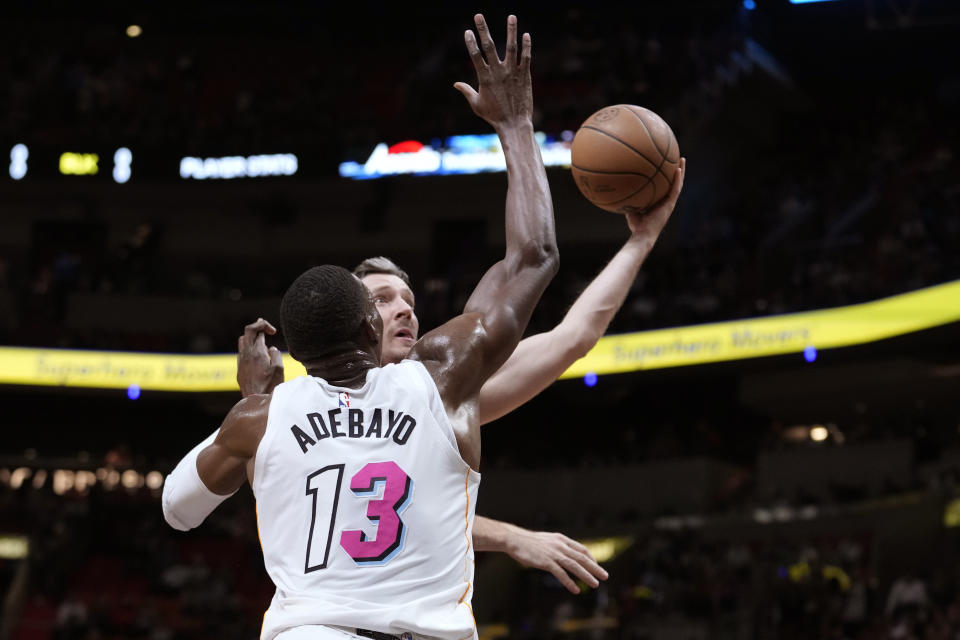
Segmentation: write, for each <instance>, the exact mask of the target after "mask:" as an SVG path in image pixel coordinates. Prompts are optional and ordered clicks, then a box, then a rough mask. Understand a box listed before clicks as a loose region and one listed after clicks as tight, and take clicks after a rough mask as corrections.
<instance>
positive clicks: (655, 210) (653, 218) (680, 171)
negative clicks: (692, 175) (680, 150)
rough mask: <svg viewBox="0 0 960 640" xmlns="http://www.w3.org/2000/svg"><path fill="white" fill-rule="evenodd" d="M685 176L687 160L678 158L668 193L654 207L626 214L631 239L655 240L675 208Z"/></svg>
mask: <svg viewBox="0 0 960 640" xmlns="http://www.w3.org/2000/svg"><path fill="white" fill-rule="evenodd" d="M686 175H687V159H686V158H680V166H678V167H677V171H676V173H675V175H674V177H673V185H672V186H671V187H670V193H668V194H667V196H666V197H665V198H664V199H663V200H661V201H660V202H659V204H657V205H656V206H653V207H651V208H650V209H647V210H646V211H641V212H640V213H628V214H627V216H626V217H627V226H628V227H630V232H631V233H632V234H633V237H642V238H649V239H651V240H656V239H657V237H658V236H659V235H660V232H661V231H663V227H664V226H666V224H667V221H668V220H669V219H670V215H671V214H672V213H673V209H674V207H676V206H677V198H679V197H680V190H681V189H683V178H684V176H686Z"/></svg>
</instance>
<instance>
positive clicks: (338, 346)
mask: <svg viewBox="0 0 960 640" xmlns="http://www.w3.org/2000/svg"><path fill="white" fill-rule="evenodd" d="M476 25H477V31H478V32H479V34H480V43H481V44H482V47H483V54H481V53H480V48H479V46H478V45H477V39H476V38H475V37H474V35H473V32H472V31H468V32H467V33H466V34H465V40H466V43H467V49H468V51H469V53H470V56H471V59H472V60H473V63H474V66H475V68H476V70H477V75H478V80H479V86H480V88H479V92H477V91H474V90H473V89H472V88H470V87H469V86H467V85H465V84H463V83H458V85H457V88H458V90H460V91H461V92H462V93H463V94H464V95H465V97H466V98H467V100H468V102H469V103H470V106H471V107H472V108H473V110H474V112H476V113H477V115H479V116H480V117H482V118H484V119H485V120H486V121H487V122H489V123H490V124H491V125H492V126H493V127H494V129H495V130H496V132H497V134H498V135H499V136H500V139H501V141H502V143H503V148H504V152H505V155H506V159H507V173H508V189H507V204H506V255H505V257H504V259H503V260H502V261H500V262H498V263H497V264H496V265H494V266H493V267H491V269H490V270H489V271H488V272H487V273H486V274H485V275H484V277H483V278H482V279H481V281H480V283H479V284H478V285H477V288H476V289H475V290H474V292H473V294H472V295H471V297H470V299H469V300H468V302H467V304H466V307H465V309H464V313H463V314H462V315H460V316H458V317H456V318H454V319H453V320H451V321H450V322H448V323H446V324H444V325H443V326H441V327H440V328H438V329H435V330H434V331H431V332H429V333H428V334H427V335H426V336H424V337H423V338H422V339H421V340H419V341H418V342H417V343H416V344H415V345H414V346H413V349H412V350H411V352H410V354H409V356H410V360H407V361H404V362H401V363H400V364H390V365H387V366H384V367H382V368H381V367H380V366H379V365H380V356H381V349H382V346H383V334H382V332H383V322H382V319H381V317H380V314H379V313H378V311H377V308H376V305H375V304H374V301H373V299H372V297H371V296H370V294H369V292H368V291H367V290H366V289H365V288H364V286H363V284H362V283H361V282H360V280H359V279H357V278H356V277H355V276H353V275H352V274H350V273H349V272H348V271H346V270H344V269H342V268H339V267H333V266H330V265H325V266H323V267H315V268H313V269H311V270H309V271H307V272H306V273H304V274H303V275H301V276H300V277H299V278H298V279H297V280H296V281H295V282H294V283H293V284H292V285H291V287H290V288H289V289H288V290H287V293H286V294H285V295H284V298H283V302H282V305H281V324H282V326H283V331H284V334H285V337H286V340H287V345H288V347H289V348H290V352H291V354H292V355H293V356H294V357H295V358H297V359H298V360H299V361H301V362H302V363H303V364H304V366H305V368H306V369H307V373H308V376H306V377H303V378H297V379H295V380H292V381H290V382H286V383H283V384H281V385H279V386H277V387H276V388H275V389H274V390H273V393H272V394H271V395H252V396H248V397H246V398H244V399H243V400H241V401H240V402H239V403H237V405H236V406H234V408H233V409H232V410H231V411H230V413H229V414H228V415H227V417H226V419H225V420H224V422H223V424H222V426H221V428H220V430H219V431H218V432H217V434H216V437H215V439H214V440H213V442H212V443H210V444H208V445H206V446H201V447H198V449H199V450H198V451H197V454H196V456H195V457H193V456H188V457H187V458H185V459H184V461H182V463H181V465H179V466H178V469H176V470H175V471H174V473H172V474H171V475H170V476H169V477H168V478H167V483H166V486H165V487H164V499H163V505H164V514H165V516H166V518H167V520H168V522H170V523H171V524H173V525H174V526H177V527H178V528H190V527H192V526H196V525H197V524H199V523H200V522H202V520H203V519H204V518H205V517H206V515H207V514H209V513H210V511H212V509H213V508H215V507H216V505H217V504H219V503H220V501H222V500H223V499H224V498H226V497H227V496H229V495H231V494H232V493H233V492H235V491H236V490H237V489H238V488H239V487H240V485H241V484H242V483H243V482H245V481H249V482H250V484H251V485H252V487H253V491H254V495H255V496H256V498H257V510H258V525H259V530H260V535H261V543H262V546H263V551H264V563H265V565H266V567H267V571H268V573H269V574H270V577H271V578H272V579H273V581H274V583H275V585H276V586H277V591H276V594H275V596H274V599H273V601H272V603H271V605H270V608H269V609H268V611H267V613H266V615H265V616H264V625H263V630H262V632H261V638H263V639H265V640H270V639H272V638H277V637H279V638H281V639H282V640H297V639H299V638H314V639H316V640H324V639H327V638H345V637H347V638H349V637H374V638H384V639H386V638H389V639H393V638H397V639H399V638H424V639H426V638H441V639H444V640H466V639H469V638H476V624H475V622H474V620H473V616H472V612H471V610H470V597H471V592H472V578H473V548H472V545H471V543H470V535H471V528H472V522H473V508H474V505H475V503H476V493H477V487H478V484H479V474H478V473H477V471H476V469H477V468H478V466H479V462H480V431H479V427H480V422H479V419H478V418H479V394H480V389H481V388H482V386H483V383H484V382H485V381H486V379H487V378H488V377H489V376H490V375H492V374H493V373H494V372H495V371H496V370H497V369H499V368H500V366H501V365H502V364H503V363H504V362H505V361H506V359H507V358H508V356H509V355H510V354H511V353H512V352H513V351H514V349H515V348H516V346H517V344H518V342H519V340H520V337H521V335H522V333H523V331H524V329H525V327H526V324H527V322H528V321H529V319H530V315H531V313H532V311H533V308H534V307H535V306H536V303H537V301H538V300H539V298H540V296H541V295H542V293H543V290H544V289H545V288H546V286H547V284H548V283H549V282H550V280H551V279H552V277H553V275H554V274H555V273H556V270H557V266H558V258H557V250H556V238H555V233H554V223H553V207H552V203H551V201H550V191H549V185H548V183H547V179H546V172H545V170H544V167H543V162H542V160H541V159H540V154H539V149H538V147H537V144H536V141H535V138H534V134H533V125H532V121H531V116H532V93H531V89H530V57H531V56H530V37H529V35H528V34H524V36H523V39H522V42H523V44H522V47H521V52H520V55H519V56H518V53H517V37H516V35H517V34H516V18H514V17H513V16H510V17H509V18H508V22H507V46H506V53H505V57H504V60H502V61H501V60H500V59H499V56H498V55H497V52H496V48H495V46H494V44H493V40H492V38H491V37H490V34H489V31H488V29H487V26H486V23H485V22H484V20H483V17H482V16H480V15H477V16H476ZM484 57H485V58H486V60H484ZM518 58H519V60H518ZM191 458H192V459H191Z"/></svg>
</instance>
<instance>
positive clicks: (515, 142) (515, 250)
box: [497, 118, 557, 260]
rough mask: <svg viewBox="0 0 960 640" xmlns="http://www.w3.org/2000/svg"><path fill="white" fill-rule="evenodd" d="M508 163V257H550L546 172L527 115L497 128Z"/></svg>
mask: <svg viewBox="0 0 960 640" xmlns="http://www.w3.org/2000/svg"><path fill="white" fill-rule="evenodd" d="M497 135H498V136H499V137H500V142H501V144H502V145H503V153H504V156H505V158H506V162H507V181H508V182H507V203H506V232H507V236H506V241H507V257H508V260H509V259H510V257H511V256H528V254H529V256H532V257H534V258H537V257H542V256H544V255H545V256H547V257H553V256H555V254H556V251H557V239H556V231H555V229H554V222H553V201H552V199H551V197H550V184H549V183H548V182H547V172H546V169H544V166H543V159H542V158H541V157H540V147H539V145H537V141H536V137H535V135H534V131H533V123H532V122H531V121H530V120H529V119H528V118H519V119H517V120H516V121H515V122H511V123H510V124H508V125H502V126H500V127H497Z"/></svg>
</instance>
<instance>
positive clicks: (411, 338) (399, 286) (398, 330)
mask: <svg viewBox="0 0 960 640" xmlns="http://www.w3.org/2000/svg"><path fill="white" fill-rule="evenodd" d="M362 282H363V284H365V285H366V287H367V289H369V290H370V294H371V296H372V297H373V302H374V304H375V305H377V311H379V312H380V317H381V318H382V319H383V349H382V351H381V355H380V362H381V363H382V364H389V363H391V362H400V361H401V360H403V359H404V358H406V357H407V354H408V353H410V348H411V347H413V345H414V343H415V342H416V341H417V332H418V331H419V330H420V323H419V322H418V321H417V314H415V313H414V312H413V291H411V290H410V287H408V286H407V283H405V282H404V281H403V280H401V279H400V278H398V277H397V276H394V275H390V274H387V273H372V274H370V275H368V276H366V277H365V278H363V280H362Z"/></svg>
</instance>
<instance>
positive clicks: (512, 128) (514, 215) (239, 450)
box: [197, 15, 559, 495]
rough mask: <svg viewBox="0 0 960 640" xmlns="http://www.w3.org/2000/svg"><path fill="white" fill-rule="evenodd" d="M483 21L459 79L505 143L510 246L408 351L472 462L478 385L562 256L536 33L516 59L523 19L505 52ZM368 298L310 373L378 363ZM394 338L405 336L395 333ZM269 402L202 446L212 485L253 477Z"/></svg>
mask: <svg viewBox="0 0 960 640" xmlns="http://www.w3.org/2000/svg"><path fill="white" fill-rule="evenodd" d="M476 25H477V31H478V33H479V34H480V44H479V45H478V43H477V39H476V37H475V36H474V35H473V32H472V31H468V32H467V33H466V34H465V38H464V39H465V41H466V44H467V49H468V52H469V53H470V56H471V59H472V60H473V64H474V68H475V69H476V71H477V77H478V81H479V90H474V89H473V88H472V87H470V86H468V85H466V84H464V83H457V84H456V85H455V87H456V88H457V90H459V91H460V92H461V93H462V94H463V95H464V96H465V98H466V99H467V101H468V103H469V104H470V106H471V108H472V109H473V110H474V112H475V113H476V114H477V115H479V116H480V117H482V118H483V119H484V120H486V121H487V122H488V123H490V124H491V125H492V126H493V128H494V130H495V131H496V132H497V134H498V136H499V137H500V140H501V143H502V146H503V149H504V154H505V157H506V163H507V175H508V189H507V203H506V225H505V226H506V255H505V256H504V258H503V260H501V261H500V262H498V263H497V264H495V265H494V266H493V267H491V268H490V270H488V271H487V273H486V274H485V275H484V277H483V278H482V279H481V281H480V283H479V284H478V285H477V288H476V289H475V290H474V292H473V294H472V295H471V297H470V299H469V300H468V302H467V304H466V307H465V309H464V313H463V314H461V315H460V316H458V317H456V318H454V319H453V320H451V321H449V322H447V323H446V324H444V325H443V326H441V327H439V328H438V329H436V330H434V331H431V332H430V333H428V334H427V335H426V336H424V337H423V338H422V339H421V340H419V341H418V342H416V343H415V344H414V346H413V349H412V351H411V352H410V354H409V357H410V358H412V359H416V360H420V361H421V362H422V363H423V365H424V366H425V368H426V369H427V371H428V372H429V373H430V374H431V376H432V377H433V379H434V381H435V383H436V384H437V388H438V390H439V392H440V397H441V399H442V401H443V403H444V407H445V409H446V412H447V415H448V417H449V419H450V421H451V423H452V425H453V429H454V433H455V436H456V440H457V444H458V447H459V450H460V453H461V456H462V457H463V458H464V460H465V461H466V462H467V463H468V464H469V465H470V466H471V467H473V468H474V469H476V468H477V467H478V466H479V462H480V452H481V451H480V429H479V427H480V418H479V395H480V389H481V388H482V386H483V383H484V382H485V381H486V379H487V378H489V376H490V375H492V374H493V373H494V372H495V371H496V370H497V369H499V368H500V366H502V365H503V363H504V362H505V361H506V359H507V358H508V357H509V355H510V354H511V353H512V352H513V351H514V349H515V348H516V346H517V343H518V342H519V340H520V337H521V335H522V333H523V330H524V329H525V328H526V324H527V322H528V321H529V319H530V315H531V314H532V312H533V309H534V307H535V306H536V303H537V302H538V300H539V298H540V296H541V295H542V293H543V291H544V289H545V288H546V286H547V284H548V283H549V282H550V280H551V279H552V278H553V275H554V274H555V273H556V271H557V268H558V264H559V262H558V257H557V249H556V239H555V232H554V223H553V207H552V202H551V200H550V191H549V185H548V183H547V179H546V172H545V171H544V168H543V163H542V160H541V158H540V153H539V148H538V146H537V143H536V140H535V137H534V132H533V124H532V119H531V118H532V109H533V101H532V92H531V90H530V51H531V40H530V36H529V35H528V34H524V35H523V39H522V42H523V45H522V48H521V51H520V55H519V59H518V51H517V50H518V47H517V37H516V35H517V34H516V19H515V18H514V17H513V16H511V17H510V18H509V19H508V24H507V31H508V38H507V46H506V54H505V57H504V59H503V60H500V59H499V58H498V56H497V53H496V47H495V46H494V44H493V40H492V39H491V37H490V34H489V31H488V29H487V27H486V23H485V21H484V20H483V17H482V16H480V15H478V16H476ZM481 46H482V48H483V51H484V54H485V56H484V54H481V52H480V47H481ZM369 307H370V308H369V312H368V315H369V318H368V321H367V323H366V327H365V331H364V335H363V336H362V338H358V339H357V341H356V343H355V344H354V345H353V346H351V347H350V348H347V349H343V350H341V351H339V352H338V354H337V357H336V358H324V359H322V360H317V361H311V362H304V363H303V364H304V365H305V367H306V368H307V371H308V373H310V374H311V375H315V376H319V377H322V378H324V379H326V380H327V381H328V382H330V383H332V384H335V385H339V386H346V387H354V388H355V387H357V386H359V385H360V384H362V382H363V378H364V376H363V372H364V371H366V370H369V369H370V368H372V367H374V366H377V365H378V364H379V361H380V352H381V348H382V347H383V344H382V335H383V333H382V332H383V322H382V320H381V317H380V314H379V313H378V312H377V309H376V307H375V305H374V303H373V301H372V300H371V301H370V305H369ZM394 338H396V339H402V338H407V337H406V336H403V335H400V334H399V333H395V334H394V335H392V336H391V339H394ZM410 338H412V336H410ZM255 340H257V338H255ZM272 377H273V374H271V376H270V377H269V378H268V381H269V380H270V379H272ZM269 404H270V397H269V396H266V395H259V394H257V395H250V396H247V397H246V398H244V399H243V400H241V401H240V402H239V403H237V405H235V406H234V408H233V409H232V410H231V411H230V413H229V414H228V415H227V418H226V419H225V421H224V423H223V425H222V426H221V429H220V431H219V433H218V434H217V436H216V439H215V440H214V442H213V444H211V445H209V446H208V447H206V448H205V449H204V450H203V451H201V452H200V454H199V456H198V459H197V472H198V474H199V476H200V479H201V481H202V482H203V484H204V485H205V486H206V487H207V488H209V489H210V490H211V491H213V492H215V493H217V494H221V495H224V494H229V493H232V492H233V491H235V490H236V489H237V488H239V486H240V485H241V484H242V483H243V482H244V481H250V480H251V479H252V474H253V459H254V456H255V454H256V449H257V445H258V444H259V440H260V438H261V437H262V435H263V431H264V429H265V427H266V417H267V414H268V411H269Z"/></svg>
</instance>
